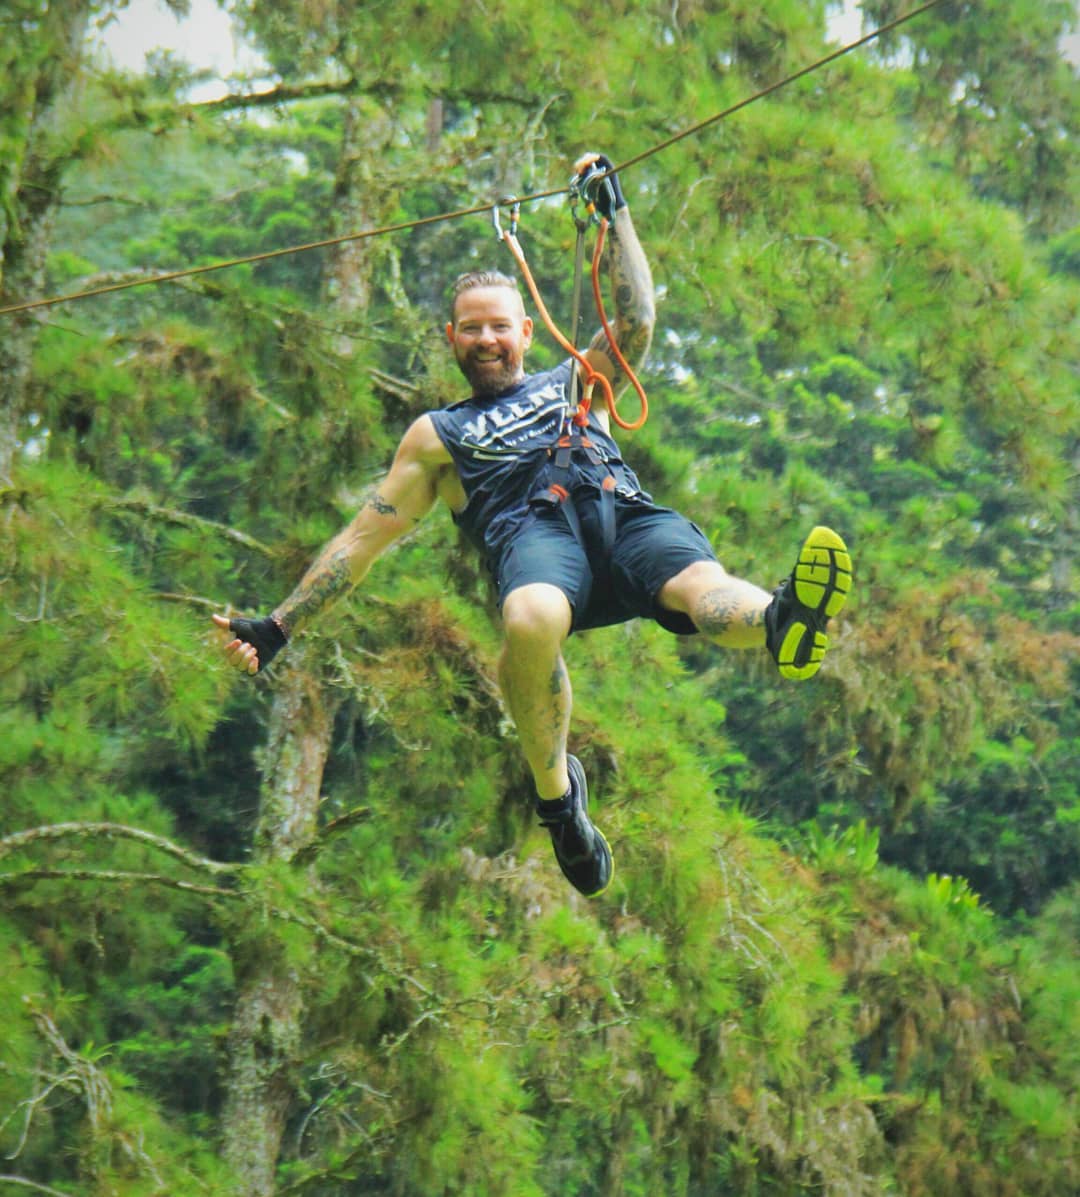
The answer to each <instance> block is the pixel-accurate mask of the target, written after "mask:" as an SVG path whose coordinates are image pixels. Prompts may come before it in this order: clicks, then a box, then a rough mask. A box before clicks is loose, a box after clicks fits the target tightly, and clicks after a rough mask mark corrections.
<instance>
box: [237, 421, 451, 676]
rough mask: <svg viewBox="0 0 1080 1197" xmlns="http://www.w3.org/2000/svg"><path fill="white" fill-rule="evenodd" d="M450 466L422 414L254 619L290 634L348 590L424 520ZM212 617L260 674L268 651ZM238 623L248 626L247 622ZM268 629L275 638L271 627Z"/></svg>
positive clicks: (241, 659)
mask: <svg viewBox="0 0 1080 1197" xmlns="http://www.w3.org/2000/svg"><path fill="white" fill-rule="evenodd" d="M450 467H451V458H450V454H449V453H448V452H447V450H446V447H445V446H444V445H443V443H442V441H441V440H440V439H439V435H438V433H437V432H436V431H435V425H434V424H433V423H432V421H431V419H430V417H428V416H421V417H420V419H419V420H417V421H416V422H415V423H414V424H413V425H412V427H410V428H409V430H408V432H406V433H405V436H404V437H403V438H402V441H401V444H400V445H399V446H398V450H397V454H396V455H395V457H394V463H393V465H392V466H391V467H390V472H389V473H388V474H387V475H386V477H385V478H384V479H383V481H382V482H381V483H380V484H379V485H378V486H377V487H376V488H375V489H374V490H373V491H371V492H370V494H369V495H368V496H367V498H366V499H365V500H364V503H363V505H362V506H361V508H360V510H359V511H358V512H357V513H356V515H355V516H354V517H353V519H352V520H351V521H350V522H349V524H348V525H347V526H346V527H345V528H343V529H342V531H341V532H339V533H338V534H337V536H335V537H334V538H333V540H331V541H330V542H329V543H328V544H327V545H326V547H325V548H324V549H323V550H322V552H321V553H320V554H319V555H318V557H316V559H315V561H314V562H313V563H312V564H311V566H310V567H309V568H308V570H307V572H306V573H305V574H304V576H303V577H302V578H301V579H300V582H299V584H298V585H297V587H296V589H295V590H294V591H293V592H292V594H290V595H289V597H288V598H287V599H286V600H285V601H284V602H283V603H281V604H280V606H278V607H276V608H275V609H274V611H273V614H272V615H270V616H269V617H268V619H267V620H264V621H256V625H259V624H264V623H267V622H272V623H273V624H274V625H276V627H277V628H278V629H280V633H281V634H283V637H284V638H291V637H292V636H293V635H294V634H295V633H296V632H297V631H299V630H300V629H301V628H302V627H303V626H304V625H305V624H307V623H308V622H309V621H310V620H311V619H313V618H314V617H315V616H316V615H318V614H319V612H320V611H322V610H323V609H324V608H326V607H328V606H330V604H331V603H333V602H335V601H336V600H338V599H340V598H342V597H343V596H344V595H345V594H347V593H348V592H349V591H350V590H351V589H352V588H353V587H354V586H355V585H357V583H359V582H360V581H361V580H362V579H363V577H364V575H365V574H366V573H367V572H368V570H369V569H370V568H371V566H372V564H373V562H374V561H375V560H376V558H377V557H378V556H379V555H380V554H381V553H382V552H383V551H384V550H385V549H387V548H388V547H389V546H390V545H391V544H392V543H393V542H394V541H395V540H397V539H398V537H400V536H403V535H404V534H405V533H406V532H408V531H409V530H410V529H411V528H413V527H414V526H415V525H416V524H417V523H419V521H420V520H421V519H423V517H424V516H425V515H426V514H427V513H428V512H429V511H430V510H431V507H432V505H433V504H434V502H435V499H436V498H437V497H438V496H439V495H440V494H443V495H444V497H445V496H446V492H447V486H446V484H447V477H446V475H447V474H448V472H451V471H450ZM454 477H455V479H456V475H455V476H454ZM214 622H215V623H216V624H217V625H218V626H219V627H220V628H222V629H230V628H231V630H232V631H233V633H234V635H236V636H237V638H236V639H234V640H233V641H231V642H230V643H229V644H227V645H226V646H225V654H226V656H227V657H228V659H229V661H230V663H231V664H233V665H235V666H236V667H237V668H238V669H242V670H244V671H245V672H247V673H256V672H257V671H258V669H259V666H260V664H264V663H265V658H266V656H267V653H266V650H265V649H264V650H263V657H264V660H263V661H260V660H259V646H258V645H257V644H253V643H252V641H251V640H245V639H243V638H242V637H241V636H240V635H238V633H239V632H240V631H241V630H242V629H240V628H236V627H232V622H233V621H230V620H229V619H227V618H226V617H225V616H221V615H215V616H214ZM240 622H241V623H242V624H245V626H246V623H245V621H240ZM269 632H270V637H271V639H272V640H276V639H277V637H275V636H274V633H273V629H272V628H271V629H269ZM282 642H283V640H282ZM278 647H280V645H276V646H275V647H273V649H272V651H273V652H276V651H277V648H278Z"/></svg>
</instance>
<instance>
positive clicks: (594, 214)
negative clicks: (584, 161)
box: [570, 162, 615, 230]
mask: <svg viewBox="0 0 1080 1197" xmlns="http://www.w3.org/2000/svg"><path fill="white" fill-rule="evenodd" d="M600 187H603V188H604V189H605V190H606V191H607V194H608V197H609V203H608V208H609V209H610V210H611V217H610V219H609V220H608V224H610V225H613V224H614V223H615V188H614V187H612V185H611V179H610V178H609V177H608V172H607V171H606V170H605V169H604V168H603V167H602V166H597V165H596V163H595V162H590V163H589V165H588V166H587V167H586V168H585V169H584V170H583V171H582V172H581V173H580V174H576V175H574V176H573V178H572V179H571V180H570V212H571V214H572V216H573V218H574V223H575V224H576V225H577V226H578V229H579V230H580V229H582V228H584V226H585V225H586V224H588V223H589V220H591V221H592V222H593V223H594V224H599V223H600V214H599V212H598V210H597V207H596V193H597V191H598V189H599V188H600ZM590 192H591V194H590ZM579 199H581V200H583V201H584V203H585V210H586V212H588V214H589V217H588V220H585V221H582V220H581V219H580V218H579V217H578V214H577V203H578V200H579Z"/></svg>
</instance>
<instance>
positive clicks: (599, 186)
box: [574, 154, 626, 224]
mask: <svg viewBox="0 0 1080 1197" xmlns="http://www.w3.org/2000/svg"><path fill="white" fill-rule="evenodd" d="M590 171H592V173H593V174H594V175H595V176H596V177H595V178H594V179H589V173H590ZM605 171H609V172H610V173H609V174H607V176H606V177H605V175H604V172H605ZM574 174H575V175H576V176H577V179H578V185H579V187H580V188H581V191H582V194H583V195H584V196H585V198H586V199H587V200H590V201H591V202H592V203H594V204H595V205H596V210H597V212H599V213H600V215H601V216H603V217H604V219H605V220H607V221H608V223H609V224H611V223H614V221H615V213H616V212H617V211H618V210H619V209H620V208H625V207H626V197H625V196H624V195H623V192H622V187H621V186H620V185H619V176H618V175H617V174H616V173H615V163H614V162H612V161H611V159H610V158H609V157H608V156H607V155H606V154H582V155H581V157H580V158H579V159H578V160H577V161H576V162H575V163H574Z"/></svg>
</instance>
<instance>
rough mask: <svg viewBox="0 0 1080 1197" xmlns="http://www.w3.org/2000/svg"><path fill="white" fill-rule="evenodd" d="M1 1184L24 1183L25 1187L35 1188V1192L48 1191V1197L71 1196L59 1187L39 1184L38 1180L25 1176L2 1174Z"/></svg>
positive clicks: (0, 1176)
mask: <svg viewBox="0 0 1080 1197" xmlns="http://www.w3.org/2000/svg"><path fill="white" fill-rule="evenodd" d="M0 1184H9V1185H22V1187H23V1188H26V1189H33V1190H34V1192H35V1193H47V1194H48V1197H69V1194H67V1193H62V1192H61V1191H60V1190H59V1189H50V1188H49V1186H48V1185H41V1184H38V1182H37V1181H36V1180H27V1179H26V1177H25V1176H8V1175H0Z"/></svg>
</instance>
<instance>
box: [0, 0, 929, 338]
mask: <svg viewBox="0 0 1080 1197" xmlns="http://www.w3.org/2000/svg"><path fill="white" fill-rule="evenodd" d="M945 2H946V0H928V2H927V3H926V4H922V5H920V7H918V8H915V9H912V10H911V12H907V13H903V14H901V15H900V16H899V17H896V18H895V19H894V20H892V21H889V22H888V23H887V24H885V25H882V26H881V27H880V28H878V29H874V30H873V31H871V32H870V33H867V34H864V35H863V36H862V37H860V38H859V39H858V40H857V41H853V42H851V43H850V44H848V45H846V46H841V47H840V49H838V50H834V51H833V52H832V53H831V54H827V55H825V57H824V58H819V59H818V60H817V61H816V62H812V63H810V64H809V66H805V67H802V68H801V69H800V70H798V71H796V72H795V73H794V74H791V75H787V76H786V77H785V78H783V79H780V80H779V81H778V82H776V83H772V84H770V85H769V86H768V87H765V88H762V89H761V90H760V91H757V92H755V93H754V94H753V95H750V96H747V97H746V98H745V99H742V100H740V101H738V103H736V104H732V105H731V106H730V107H729V108H725V109H724V110H723V111H722V112H717V113H714V114H713V115H712V116H710V117H707V118H706V119H705V120H702V121H698V122H697V124H694V125H690V126H689V127H688V128H686V129H683V130H682V131H681V132H679V133H676V134H675V135H674V136H672V137H669V138H667V140H666V141H661V142H659V143H657V144H656V145H654V146H651V147H650V148H648V149H646V150H643V151H642V152H641V153H640V154H636V155H635V156H634V157H632V158H627V159H626V161H625V162H621V163H619V164H618V165H617V166H615V167H613V168H612V173H614V172H617V171H621V170H626V169H627V168H628V167H631V166H635V165H637V163H639V162H643V161H644V160H645V159H646V158H651V157H652V156H653V155H654V154H659V153H660V152H661V151H663V150H666V149H668V148H669V147H670V146H673V145H674V144H675V143H676V142H679V141H682V140H683V139H684V138H686V137H692V136H693V135H694V134H696V133H700V132H701V131H702V130H704V129H707V128H709V127H710V126H711V125H715V124H717V123H718V122H719V121H722V120H724V119H726V118H727V117H729V116H732V115H733V114H734V113H736V112H739V111H740V110H741V109H743V108H746V107H747V106H748V105H750V104H753V103H755V102H756V101H758V100H762V99H764V98H765V97H766V96H770V95H772V94H773V93H774V92H777V91H780V89H781V88H784V87H787V86H788V85H789V84H791V83H794V82H796V80H798V79H802V78H804V77H805V76H806V75H809V74H810V73H811V72H813V71H816V70H818V69H819V68H821V67H823V66H827V65H828V64H829V63H831V62H835V61H836V60H837V59H838V58H842V57H843V56H844V55H845V54H850V53H851V52H852V50H857V49H859V47H860V46H865V45H866V44H867V43H868V42H872V41H875V40H876V39H877V38H879V37H882V36H883V35H884V34H887V33H891V32H892V31H893V30H894V29H898V28H899V27H900V26H901V25H904V24H906V23H907V22H908V21H912V20H914V19H915V18H916V17H920V16H922V15H923V13H926V12H929V11H930V9H932V8H937V7H938V5H940V4H943V3H945ZM565 190H566V188H565V187H556V188H553V189H551V190H549V191H537V192H533V193H532V194H531V195H524V196H518V197H515V201H514V202H516V203H519V204H525V203H535V202H536V201H538V200H543V199H551V198H552V197H554V196H557V195H562V194H563V193H564V192H565ZM502 203H503V201H502V200H497V201H495V202H494V203H492V202H488V203H484V204H476V205H474V206H473V207H471V208H459V209H457V211H454V212H442V213H439V214H438V215H435V216H422V217H419V218H418V219H416V220H405V221H401V222H400V223H399V224H390V225H383V226H382V227H380V228H376V229H365V230H363V231H362V232H359V233H344V234H341V235H340V236H337V237H325V238H323V239H322V240H320V241H309V242H307V243H305V244H303V245H290V246H285V247H284V248H282V249H271V250H266V251H265V252H263V253H257V254H249V255H247V256H246V257H242V258H229V259H227V260H225V261H223V262H209V263H206V264H205V265H202V266H188V267H185V268H184V269H182V270H171V271H168V272H167V273H164V274H155V275H152V276H151V277H150V278H138V279H126V280H125V281H123V282H116V283H107V284H105V285H103V286H100V287H92V288H90V289H89V290H86V291H75V292H72V293H71V294H68V295H56V296H53V297H51V298H47V299H32V300H27V301H26V302H23V303H16V304H10V305H9V306H7V307H2V308H0V316H11V315H14V314H15V313H16V312H28V311H31V310H32V309H35V308H45V307H53V306H55V305H56V304H61V303H72V302H74V301H75V300H78V299H90V298H92V297H93V296H97V295H108V294H111V293H113V292H116V291H128V290H131V289H133V288H135V287H149V286H156V285H157V284H159V283H171V282H175V281H176V280H178V279H182V278H193V277H195V276H196V275H200V274H209V273H210V272H211V271H214V270H227V269H229V268H231V267H233V266H248V265H251V264H253V263H256V262H268V261H271V260H272V259H274V258H281V257H285V256H286V255H289V254H300V253H308V252H310V251H311V250H315V249H327V248H329V247H330V246H332V245H342V244H344V243H346V242H349V241H364V240H367V239H368V238H371V237H381V236H385V235H388V234H390V233H401V232H405V231H407V230H408V229H417V228H421V227H422V226H424V225H429V224H438V223H441V222H444V221H448V220H459V219H461V218H463V217H465V216H478V215H481V214H485V215H486V214H488V213H490V212H491V210H492V208H494V207H498V206H500V205H501V204H502Z"/></svg>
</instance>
